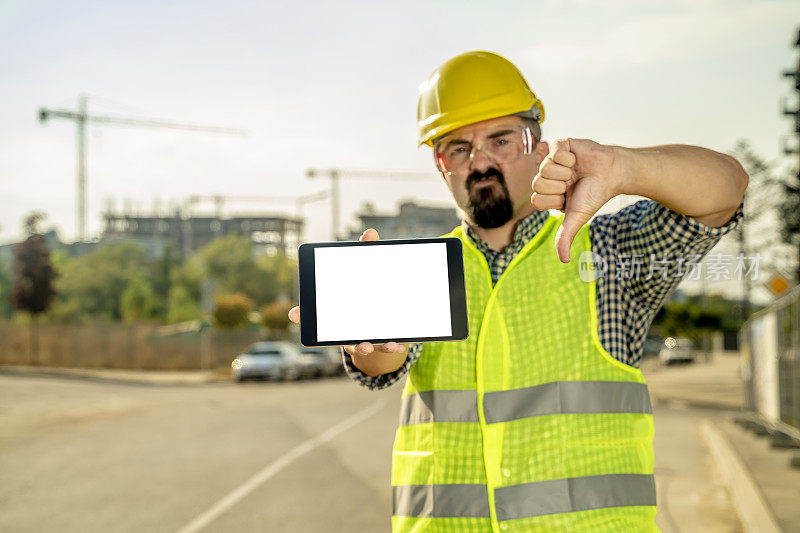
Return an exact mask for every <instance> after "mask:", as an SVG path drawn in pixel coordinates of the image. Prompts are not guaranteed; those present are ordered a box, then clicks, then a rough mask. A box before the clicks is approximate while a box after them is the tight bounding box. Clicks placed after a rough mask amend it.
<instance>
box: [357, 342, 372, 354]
mask: <svg viewBox="0 0 800 533" xmlns="http://www.w3.org/2000/svg"><path fill="white" fill-rule="evenodd" d="M353 351H354V352H355V353H357V354H358V355H369V354H371V353H372V352H374V351H375V346H374V345H373V344H372V343H371V342H361V343H359V344H356V345H355V348H354V350H353Z"/></svg>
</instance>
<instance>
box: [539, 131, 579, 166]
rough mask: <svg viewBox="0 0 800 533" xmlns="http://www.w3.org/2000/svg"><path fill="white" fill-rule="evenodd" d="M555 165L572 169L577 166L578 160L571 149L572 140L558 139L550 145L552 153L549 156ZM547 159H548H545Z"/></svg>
mask: <svg viewBox="0 0 800 533" xmlns="http://www.w3.org/2000/svg"><path fill="white" fill-rule="evenodd" d="M547 157H549V158H550V159H551V160H552V161H553V162H554V163H558V164H559V165H562V166H565V167H569V168H572V167H574V166H575V162H576V161H577V158H576V157H575V154H574V153H573V152H572V150H571V149H570V139H569V138H566V139H558V140H557V141H555V142H554V143H552V144H551V145H550V153H549V154H547ZM545 159H546V158H545Z"/></svg>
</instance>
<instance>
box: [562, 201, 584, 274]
mask: <svg viewBox="0 0 800 533" xmlns="http://www.w3.org/2000/svg"><path fill="white" fill-rule="evenodd" d="M590 218H591V215H589V216H586V214H585V213H581V212H577V211H569V210H568V211H567V212H566V213H565V214H564V220H563V221H562V222H561V226H560V227H559V228H558V231H557V232H556V253H557V254H558V259H559V260H560V261H561V262H562V263H569V251H570V248H572V241H573V239H575V235H577V234H578V230H579V229H581V226H583V225H584V224H586V223H587V222H588V221H589V219H590Z"/></svg>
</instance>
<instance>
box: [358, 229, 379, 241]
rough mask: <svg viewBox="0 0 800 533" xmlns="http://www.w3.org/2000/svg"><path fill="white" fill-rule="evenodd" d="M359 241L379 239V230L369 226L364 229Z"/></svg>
mask: <svg viewBox="0 0 800 533" xmlns="http://www.w3.org/2000/svg"><path fill="white" fill-rule="evenodd" d="M358 240H359V241H377V240H378V230H376V229H374V228H367V229H366V230H364V233H362V234H361V237H359V238H358Z"/></svg>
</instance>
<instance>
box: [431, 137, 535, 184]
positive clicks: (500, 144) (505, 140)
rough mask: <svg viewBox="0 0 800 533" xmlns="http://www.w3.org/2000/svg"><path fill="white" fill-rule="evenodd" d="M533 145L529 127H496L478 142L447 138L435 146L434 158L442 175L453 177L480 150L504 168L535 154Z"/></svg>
mask: <svg viewBox="0 0 800 533" xmlns="http://www.w3.org/2000/svg"><path fill="white" fill-rule="evenodd" d="M469 137H473V138H469ZM534 145H535V139H534V138H533V134H532V133H531V130H530V128H528V127H527V126H497V127H496V128H495V129H494V130H492V131H489V132H486V133H484V134H482V135H480V136H479V137H478V138H477V139H475V138H474V136H460V135H445V136H444V137H443V138H441V139H439V140H437V141H436V142H435V143H434V145H433V157H434V159H435V161H436V167H437V168H438V169H439V171H440V172H443V173H445V174H448V175H451V174H456V173H458V172H462V171H464V170H466V169H468V168H469V166H470V165H471V164H472V160H473V159H474V158H475V154H476V153H477V151H478V150H481V151H483V153H484V155H485V156H486V157H487V158H489V159H490V160H492V161H493V162H495V163H498V164H502V163H512V162H514V161H516V160H517V159H519V158H520V157H522V156H523V155H528V154H531V153H533V148H534Z"/></svg>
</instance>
